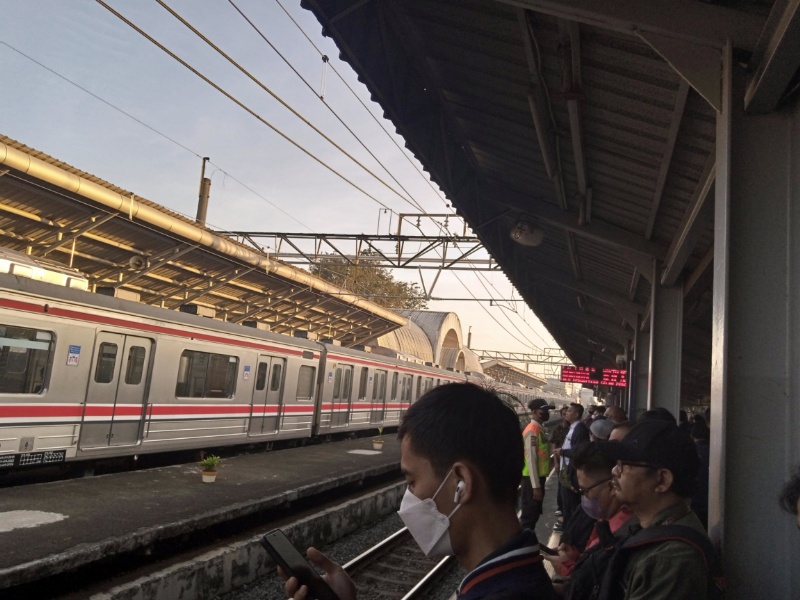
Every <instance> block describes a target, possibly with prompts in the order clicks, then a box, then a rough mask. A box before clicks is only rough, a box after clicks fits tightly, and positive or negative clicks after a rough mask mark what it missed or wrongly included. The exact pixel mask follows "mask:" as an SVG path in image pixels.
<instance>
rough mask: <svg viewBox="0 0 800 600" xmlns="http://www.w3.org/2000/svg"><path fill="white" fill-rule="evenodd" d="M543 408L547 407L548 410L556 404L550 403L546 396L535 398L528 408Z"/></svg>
mask: <svg viewBox="0 0 800 600" xmlns="http://www.w3.org/2000/svg"><path fill="white" fill-rule="evenodd" d="M541 408H546V409H547V410H553V409H554V408H555V406H553V405H552V404H548V403H547V400H545V399H544V398H534V399H533V400H531V401H530V402H528V410H539V409H541Z"/></svg>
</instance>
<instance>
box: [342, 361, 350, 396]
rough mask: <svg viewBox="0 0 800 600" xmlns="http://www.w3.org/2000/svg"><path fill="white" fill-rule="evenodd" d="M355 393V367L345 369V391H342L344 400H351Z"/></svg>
mask: <svg viewBox="0 0 800 600" xmlns="http://www.w3.org/2000/svg"><path fill="white" fill-rule="evenodd" d="M352 391H353V367H345V369H344V389H343V390H342V400H350V394H351V393H352Z"/></svg>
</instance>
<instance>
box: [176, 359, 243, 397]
mask: <svg viewBox="0 0 800 600" xmlns="http://www.w3.org/2000/svg"><path fill="white" fill-rule="evenodd" d="M238 368H239V359H238V358H236V357H235V356H227V355H225V354H209V353H208V352H196V351H194V350H184V351H183V354H181V360H180V365H179V367H178V382H177V384H176V385H175V395H176V396H183V397H189V398H233V393H234V391H235V388H236V373H238Z"/></svg>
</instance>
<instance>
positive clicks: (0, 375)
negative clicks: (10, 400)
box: [0, 325, 53, 394]
mask: <svg viewBox="0 0 800 600" xmlns="http://www.w3.org/2000/svg"><path fill="white" fill-rule="evenodd" d="M52 353H53V334H52V333H50V332H47V331H39V330H38V329H30V328H28V327H14V326H11V325H0V394H40V393H42V391H43V389H44V382H45V375H46V373H47V372H48V371H49V368H50V363H51V360H52Z"/></svg>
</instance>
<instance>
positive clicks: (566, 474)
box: [554, 402, 589, 531]
mask: <svg viewBox="0 0 800 600" xmlns="http://www.w3.org/2000/svg"><path fill="white" fill-rule="evenodd" d="M582 416H583V406H581V405H580V404H578V403H577V402H572V403H570V405H569V408H567V412H566V413H565V415H564V418H565V420H566V421H567V423H569V424H570V425H569V432H568V433H567V437H566V439H565V440H564V445H563V446H561V448H560V449H559V450H556V451H555V452H554V454H555V455H556V456H558V457H559V461H560V466H561V471H560V473H559V482H560V483H561V510H562V512H563V514H564V524H566V522H567V521H569V518H570V516H571V515H572V513H573V512H575V509H576V508H577V507H578V505H579V504H580V503H581V496H580V494H578V479H577V476H576V475H575V470H574V469H573V468H572V466H571V465H570V457H571V456H572V453H573V452H574V451H575V448H577V447H578V446H580V445H581V444H583V443H588V442H589V429H588V428H587V427H586V425H584V424H583V423H581V417H582ZM554 529H555V530H556V531H563V530H564V525H562V524H560V523H556V526H555V527H554Z"/></svg>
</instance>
